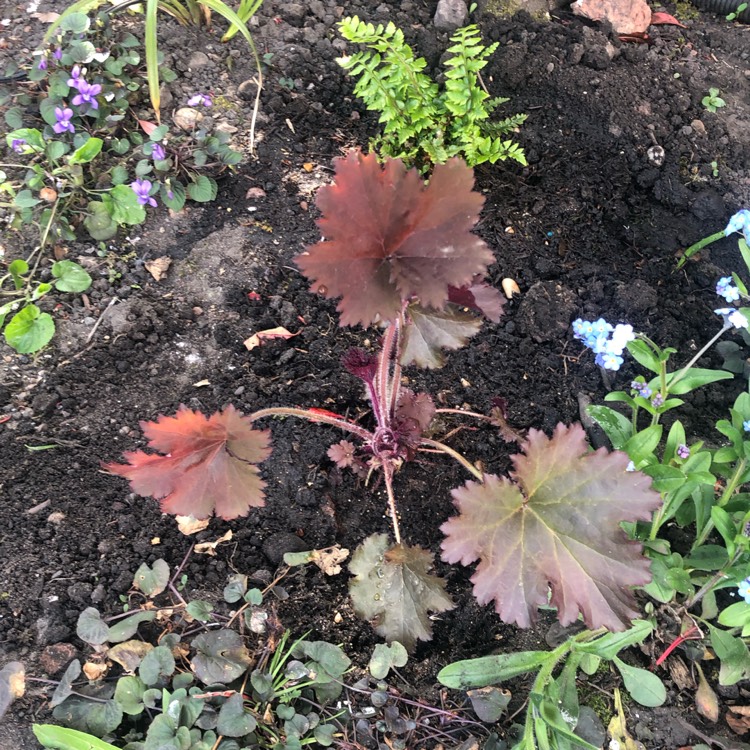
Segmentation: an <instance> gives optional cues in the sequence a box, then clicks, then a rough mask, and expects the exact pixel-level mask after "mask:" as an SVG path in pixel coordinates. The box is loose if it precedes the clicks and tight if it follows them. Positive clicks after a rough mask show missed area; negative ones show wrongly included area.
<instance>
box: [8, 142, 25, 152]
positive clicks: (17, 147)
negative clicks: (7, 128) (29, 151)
mask: <svg viewBox="0 0 750 750" xmlns="http://www.w3.org/2000/svg"><path fill="white" fill-rule="evenodd" d="M25 143H26V139H25V138H14V139H13V140H12V141H11V142H10V147H11V148H12V149H13V150H14V151H15V152H16V153H17V154H22V153H23V152H24V148H23V147H24V144H25Z"/></svg>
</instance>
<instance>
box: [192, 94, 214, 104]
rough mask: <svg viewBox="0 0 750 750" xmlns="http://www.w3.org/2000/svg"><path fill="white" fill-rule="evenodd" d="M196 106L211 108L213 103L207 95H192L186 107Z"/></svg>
mask: <svg viewBox="0 0 750 750" xmlns="http://www.w3.org/2000/svg"><path fill="white" fill-rule="evenodd" d="M198 105H202V106H203V107H211V106H213V101H212V99H211V97H210V96H209V95H208V94H194V95H193V96H191V97H190V98H189V99H188V107H197V106H198Z"/></svg>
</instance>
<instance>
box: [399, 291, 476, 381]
mask: <svg viewBox="0 0 750 750" xmlns="http://www.w3.org/2000/svg"><path fill="white" fill-rule="evenodd" d="M481 325H482V323H481V321H480V320H479V319H478V318H476V317H474V316H473V315H472V314H470V313H465V312H462V311H461V310H459V309H458V308H457V307H455V306H453V305H448V306H447V307H446V308H445V309H444V310H430V309H425V308H423V307H421V306H420V305H411V306H410V307H409V311H408V318H407V324H406V327H405V328H404V343H403V348H402V350H401V364H402V365H404V366H406V365H412V364H414V365H417V366H419V367H426V368H429V369H435V368H438V367H442V366H443V365H444V364H445V357H444V356H443V353H442V351H441V349H460V348H461V347H462V346H464V345H465V344H466V342H467V341H468V340H469V339H470V338H471V337H472V336H473V335H474V334H475V333H477V331H479V329H480V327H481Z"/></svg>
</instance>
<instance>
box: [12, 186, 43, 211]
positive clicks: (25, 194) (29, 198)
mask: <svg viewBox="0 0 750 750" xmlns="http://www.w3.org/2000/svg"><path fill="white" fill-rule="evenodd" d="M39 203H41V201H40V200H39V198H35V197H34V196H33V194H32V192H31V190H19V191H18V193H16V197H15V198H14V199H13V204H14V205H15V206H16V208H33V207H34V206H36V205H37V204H39Z"/></svg>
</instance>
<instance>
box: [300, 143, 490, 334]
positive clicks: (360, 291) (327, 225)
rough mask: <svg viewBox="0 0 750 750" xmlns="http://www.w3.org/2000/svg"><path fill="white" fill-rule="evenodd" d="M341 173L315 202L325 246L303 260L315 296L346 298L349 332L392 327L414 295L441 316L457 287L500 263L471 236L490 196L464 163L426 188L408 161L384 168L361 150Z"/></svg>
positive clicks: (343, 307) (445, 168)
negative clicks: (476, 188)
mask: <svg viewBox="0 0 750 750" xmlns="http://www.w3.org/2000/svg"><path fill="white" fill-rule="evenodd" d="M335 168H336V182H335V184H333V185H328V186H325V187H323V188H321V189H320V190H319V191H318V196H317V200H316V203H317V206H318V208H319V209H320V211H321V213H322V214H323V218H321V219H320V220H319V221H318V226H319V227H320V230H321V233H322V234H323V236H324V237H325V239H324V240H322V241H321V242H318V243H317V244H316V245H313V246H311V247H309V248H307V250H306V251H305V252H304V253H302V254H301V255H298V256H297V257H296V258H295V262H296V263H297V265H298V266H299V267H300V268H301V269H302V272H303V273H304V274H305V275H306V276H307V277H308V278H309V279H310V280H311V281H312V289H313V291H315V292H317V293H320V294H323V295H324V296H325V297H328V298H330V299H333V298H336V297H340V298H341V300H340V302H339V304H338V310H339V312H340V313H341V325H356V324H357V323H361V324H362V325H365V326H366V325H370V324H371V323H373V322H376V321H390V320H393V319H394V318H395V317H396V316H398V315H399V313H400V312H401V309H402V306H403V303H404V302H406V301H409V300H412V299H414V298H416V299H419V300H420V301H421V303H422V304H423V305H424V306H426V307H432V308H435V309H438V310H439V309H441V308H442V307H443V306H444V305H445V303H446V302H447V300H448V287H449V286H454V287H461V286H464V285H466V284H470V283H471V281H472V280H473V279H474V278H475V277H476V276H479V277H482V276H484V274H485V273H486V271H487V267H488V266H489V264H490V263H492V262H493V260H494V258H493V255H492V253H491V252H490V250H489V248H488V247H487V245H486V244H485V243H484V242H483V241H482V240H481V239H480V238H479V237H477V236H476V235H474V234H472V233H471V229H472V227H473V226H474V224H476V222H477V219H478V218H479V211H480V209H481V208H482V204H483V203H484V198H483V197H482V196H481V195H480V194H479V193H477V192H474V191H473V190H472V188H473V185H474V174H473V172H472V170H471V169H470V168H469V167H467V166H466V164H465V163H464V162H463V161H461V160H460V159H458V158H453V159H449V160H448V161H447V162H446V163H445V164H438V165H436V166H435V169H434V171H433V173H432V176H431V178H430V181H429V184H427V185H425V183H424V182H423V180H422V178H421V177H420V175H419V173H418V172H417V170H416V169H410V170H407V169H406V167H405V166H404V164H403V162H402V161H401V160H400V159H386V161H385V164H384V165H383V166H382V167H381V165H380V164H379V163H378V159H377V157H376V156H375V154H368V155H367V156H364V155H363V154H362V153H360V152H359V151H351V152H350V153H349V155H348V156H347V157H345V158H341V159H337V160H336V162H335Z"/></svg>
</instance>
